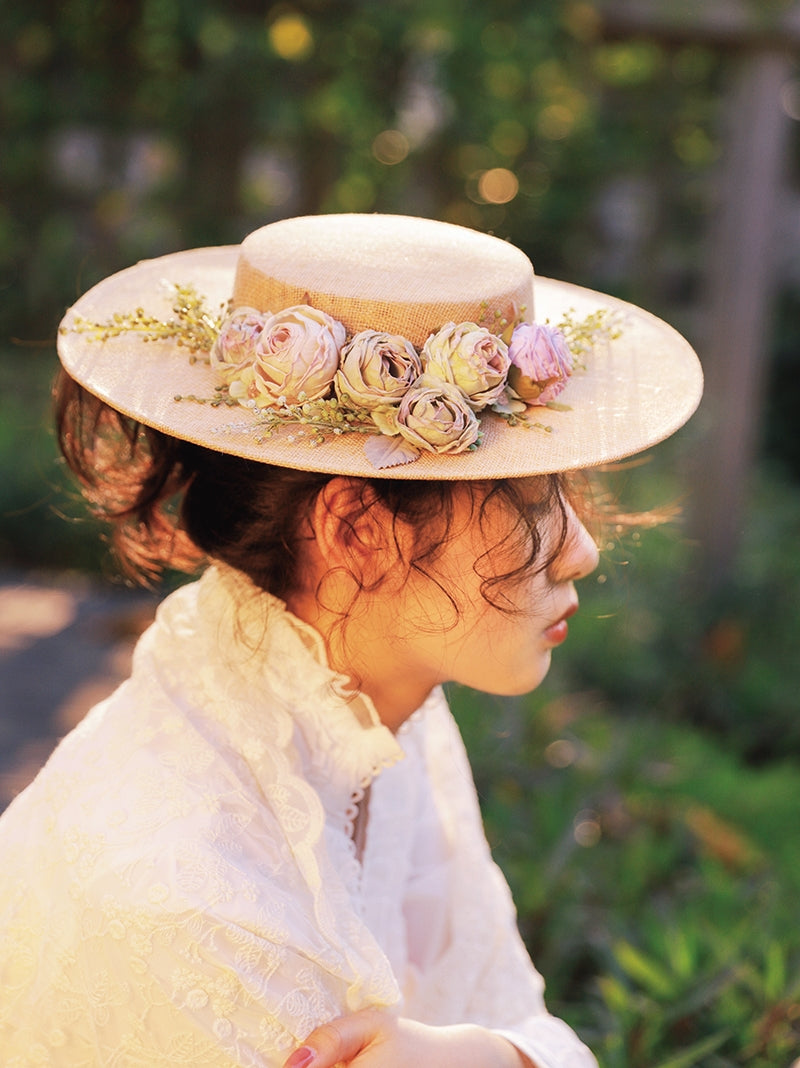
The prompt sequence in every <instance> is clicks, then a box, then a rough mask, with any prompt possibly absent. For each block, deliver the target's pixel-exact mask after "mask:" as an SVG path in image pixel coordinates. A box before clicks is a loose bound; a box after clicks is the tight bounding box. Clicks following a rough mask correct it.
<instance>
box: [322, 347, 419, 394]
mask: <svg viewBox="0 0 800 1068" xmlns="http://www.w3.org/2000/svg"><path fill="white" fill-rule="evenodd" d="M421 374H422V364H421V362H420V358H419V356H418V355H417V352H416V350H415V348H414V346H413V345H412V344H411V342H410V341H407V340H406V339H405V338H404V337H399V336H398V335H396V334H385V333H381V332H380V331H377V330H362V331H361V333H360V334H356V336H355V337H354V338H353V340H352V341H350V342H348V344H347V345H345V347H344V348H343V349H342V353H341V357H340V361H339V370H338V371H337V373H336V377H335V379H334V382H333V385H334V389H335V390H336V395H337V396H338V397H339V398H342V397H345V396H347V397H349V398H350V400H351V401H352V402H353V403H354V404H356V405H358V406H360V407H361V408H366V409H367V411H371V412H374V411H376V410H380V409H386V408H389V407H396V406H397V405H398V404H399V403H400V401H401V400H402V399H403V395H404V394H405V392H406V390H407V389H408V387H409V386H410V385H411V383H412V382H414V381H415V380H416V379H417V378H419V376H420V375H421Z"/></svg>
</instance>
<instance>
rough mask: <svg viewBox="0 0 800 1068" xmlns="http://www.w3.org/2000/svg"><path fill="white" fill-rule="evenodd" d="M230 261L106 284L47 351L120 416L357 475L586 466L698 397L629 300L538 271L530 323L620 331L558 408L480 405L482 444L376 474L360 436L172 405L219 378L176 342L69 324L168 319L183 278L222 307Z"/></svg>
mask: <svg viewBox="0 0 800 1068" xmlns="http://www.w3.org/2000/svg"><path fill="white" fill-rule="evenodd" d="M237 255H238V246H227V247H221V248H210V249H194V250H191V251H187V252H178V253H174V254H172V255H169V256H163V257H160V258H158V259H153V260H147V261H144V262H142V263H139V264H137V265H136V266H134V267H130V268H128V269H127V270H124V271H120V272H119V273H117V274H114V275H111V276H110V277H108V278H106V279H104V280H103V281H102V282H100V283H99V284H98V285H96V286H95V287H94V288H93V289H91V290H89V291H88V292H87V293H86V294H84V296H83V297H81V298H80V299H79V300H78V302H77V303H76V304H75V305H74V306H73V307H72V308H71V309H70V310H69V312H68V313H67V315H66V317H65V319H64V321H63V323H62V329H61V331H60V333H59V339H58V351H59V356H60V359H61V362H62V363H63V365H64V367H65V369H66V370H67V372H68V373H69V374H70V375H71V376H72V377H73V378H74V379H76V381H78V382H79V383H80V384H81V385H83V386H84V387H85V388H86V389H88V390H89V391H90V392H91V393H93V394H95V395H96V396H98V397H100V398H101V399H102V400H104V401H106V402H107V403H108V404H109V405H110V406H111V407H113V408H115V409H117V410H118V411H120V412H122V413H123V414H125V415H127V416H131V417H132V418H134V419H136V420H139V421H140V422H142V423H145V424H147V425H148V426H152V427H155V428H156V429H158V430H161V431H163V432H165V433H167V434H171V435H173V436H175V437H178V438H182V439H184V440H186V441H191V442H195V443H196V444H198V445H203V446H205V447H207V448H210V449H214V450H217V451H220V452H226V453H231V454H233V455H236V456H242V457H247V458H249V459H252V460H257V461H260V462H263V463H272V464H277V465H279V466H281V467H293V468H298V469H301V470H313V471H323V472H329V473H333V474H345V475H354V476H360V477H367V478H370V477H381V478H401V479H494V478H519V477H523V476H527V475H535V474H546V473H550V472H555V471H570V470H577V469H582V468H587V467H594V466H597V465H598V464H604V463H610V462H613V461H616V460H620V459H622V458H624V457H626V456H630V455H632V454H634V453H637V452H641V451H642V450H643V449H646V448H648V447H650V446H652V445H655V444H657V443H658V442H660V441H663V440H664V439H665V438H667V437H669V436H670V435H671V434H673V433H674V432H675V431H676V430H677V429H678V428H679V427H681V426H682V425H683V424H684V423H685V422H686V420H687V419H688V418H689V417H690V416H691V414H692V413H693V412H694V410H695V409H696V407H697V405H698V404H699V402H700V397H701V395H702V390H703V375H702V370H701V367H700V362H699V360H698V358H697V356H696V354H695V352H694V351H693V349H692V348H691V346H690V345H689V344H688V342H687V341H686V340H685V339H684V338H683V337H682V336H681V335H680V334H679V333H678V332H677V331H676V330H674V329H673V328H672V327H671V326H669V325H668V324H667V323H665V322H663V321H662V320H661V319H658V318H657V317H656V316H654V315H651V314H649V313H648V312H646V311H643V310H642V309H641V308H638V307H636V306H635V305H632V304H628V303H626V302H624V301H621V300H617V299H616V298H613V297H609V296H606V295H604V294H602V293H597V292H594V291H592V290H589V289H584V288H581V287H579V286H575V285H571V284H569V283H566V282H559V281H555V280H553V279H548V278H541V277H538V276H537V278H536V280H535V319H536V321H538V322H544V321H545V320H549V321H550V322H552V323H558V322H559V321H560V320H561V319H562V317H563V316H564V314H565V313H568V312H572V313H573V316H574V318H575V319H582V318H583V317H585V316H586V315H588V314H590V313H592V312H595V311H597V310H598V309H600V308H606V309H609V310H610V311H612V312H614V313H615V323H616V324H617V326H618V337H616V338H615V339H613V340H608V341H605V340H604V341H602V342H600V343H598V344H597V345H595V346H594V348H593V349H592V350H590V351H589V352H588V353H587V356H586V360H585V368H578V369H576V370H575V372H574V373H573V375H572V377H571V378H570V381H569V383H568V385H567V387H566V389H565V390H564V391H563V393H562V394H561V395H560V396H559V398H558V400H559V403H560V405H563V410H562V408H559V410H553V409H551V408H547V407H530V408H528V409H527V416H526V417H527V421H528V424H529V425H524V424H520V425H517V426H510V425H509V423H508V422H507V420H506V419H505V418H503V417H502V416H499V415H496V414H494V413H492V412H488V411H483V412H481V414H480V420H481V431H482V437H481V442H480V445H479V446H478V447H477V448H475V449H474V450H471V451H468V452H464V453H458V454H441V453H424V454H422V455H421V456H420V457H419V459H417V460H415V461H414V462H413V463H409V464H404V465H402V466H398V467H390V468H384V469H382V470H376V469H375V467H374V466H373V465H372V463H371V462H370V461H369V459H368V458H367V456H366V454H365V452H364V435H362V434H358V433H349V434H345V435H341V436H338V437H337V436H333V435H329V436H326V438H325V440H324V442H323V443H321V444H317V445H314V444H312V442H311V438H310V435H308V434H303V433H302V428H300V429H298V428H289V427H282V428H280V429H278V430H274V431H273V432H272V434H271V435H270V436H269V437H264V435H263V431H261V430H260V428H259V426H258V424H257V420H256V416H255V415H254V414H253V413H251V412H250V411H248V410H247V409H245V408H240V407H228V406H226V405H221V406H217V407H212V406H211V405H210V404H209V403H196V402H194V401H192V400H187V399H181V400H176V399H175V398H176V397H181V398H187V397H196V398H211V397H213V396H214V391H215V387H216V386H217V385H218V384H219V382H218V379H217V376H216V374H215V372H214V371H213V370H212V368H211V367H209V366H208V365H207V364H206V363H205V362H203V361H202V360H197V361H192V360H191V359H190V356H189V353H188V352H187V350H186V349H185V348H183V347H180V346H178V345H176V344H175V343H174V342H170V341H158V342H154V341H144V340H143V339H142V338H141V337H139V336H137V335H136V334H132V333H129V334H123V335H121V336H119V337H113V338H108V339H107V340H105V341H103V342H98V341H97V340H94V339H93V338H92V337H91V335H90V334H89V333H86V332H84V331H80V330H76V329H74V323H75V317H76V316H80V317H82V318H83V319H85V320H89V321H90V322H97V323H103V322H106V321H108V320H110V319H111V318H113V316H114V315H115V314H118V313H121V312H123V313H124V312H131V311H134V310H136V309H137V308H143V309H144V311H145V312H146V313H147V314H149V315H154V316H157V317H167V318H168V317H169V316H170V314H171V304H172V297H173V292H172V287H174V286H175V285H192V286H194V287H195V289H196V290H197V292H198V293H199V294H201V295H202V296H204V297H205V298H206V300H207V302H208V305H209V307H211V308H215V307H217V306H221V305H224V304H225V302H227V300H228V299H229V297H230V294H231V293H232V291H233V281H234V274H235V270H236V261H237ZM376 329H379V324H376Z"/></svg>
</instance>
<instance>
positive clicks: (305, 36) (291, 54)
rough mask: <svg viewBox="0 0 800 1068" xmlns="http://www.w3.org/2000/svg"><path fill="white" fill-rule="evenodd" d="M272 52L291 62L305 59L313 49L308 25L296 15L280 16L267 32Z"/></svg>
mask: <svg viewBox="0 0 800 1068" xmlns="http://www.w3.org/2000/svg"><path fill="white" fill-rule="evenodd" d="M267 33H268V35H269V43H270V45H271V46H272V50H273V52H275V54H276V55H279V56H280V57H281V59H288V60H290V61H292V62H298V61H299V60H302V59H306V58H307V57H308V56H309V55H310V54H311V52H312V51H313V49H314V38H313V36H312V34H311V30H310V29H309V26H308V23H307V22H306V20H305V19H304V18H303V17H302V15H298V14H296V13H287V14H285V15H280V16H279V17H278V18H277V19H275V21H274V22H273V23H272V24H271V25H270V26H269V29H268V31H267Z"/></svg>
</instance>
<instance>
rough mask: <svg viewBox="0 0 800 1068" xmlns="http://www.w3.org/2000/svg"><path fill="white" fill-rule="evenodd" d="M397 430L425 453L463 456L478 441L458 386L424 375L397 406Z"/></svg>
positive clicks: (474, 419) (475, 426)
mask: <svg viewBox="0 0 800 1068" xmlns="http://www.w3.org/2000/svg"><path fill="white" fill-rule="evenodd" d="M397 430H398V432H399V433H400V434H402V436H403V437H404V438H405V440H406V441H409V442H410V443H411V444H412V445H416V446H417V448H419V449H425V450H427V451H428V452H464V450H465V449H468V448H469V447H470V445H474V444H475V442H476V441H477V440H478V433H479V431H480V424H479V423H478V418H477V416H476V415H475V413H474V412H473V411H472V409H471V408H470V407H469V404H468V402H467V399H466V397H465V396H464V394H463V393H462V392H461V390H460V389H459V388H458V386H454V385H452V383H450V382H442V381H440V380H439V379H436V378H433V377H432V376H429V375H423V376H422V378H419V379H417V381H416V382H415V383H414V385H413V386H412V387H411V388H410V389H409V391H408V393H406V395H405V396H404V397H403V399H402V401H401V402H400V407H399V408H398V410H397Z"/></svg>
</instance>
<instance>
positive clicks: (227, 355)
mask: <svg viewBox="0 0 800 1068" xmlns="http://www.w3.org/2000/svg"><path fill="white" fill-rule="evenodd" d="M268 318H269V314H268V313H266V314H265V313H262V312H260V311H257V310H256V309H255V308H237V309H236V311H234V312H232V313H231V314H230V315H229V316H228V317H227V319H225V321H224V322H223V324H222V326H221V327H220V332H219V334H218V335H217V340H216V341H215V342H214V347H213V348H212V349H211V366H212V367H214V368H216V370H217V371H218V372H219V374H221V375H222V377H223V378H224V379H225V380H226V381H227V382H228V383H229V388H230V393H231V396H233V397H237V396H239V397H245V396H246V395H247V390H248V388H249V386H250V384H251V383H252V381H253V363H254V361H255V357H256V346H257V344H258V340H259V338H260V337H261V333H262V331H263V329H264V323H265V322H266V321H267V319H268Z"/></svg>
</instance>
